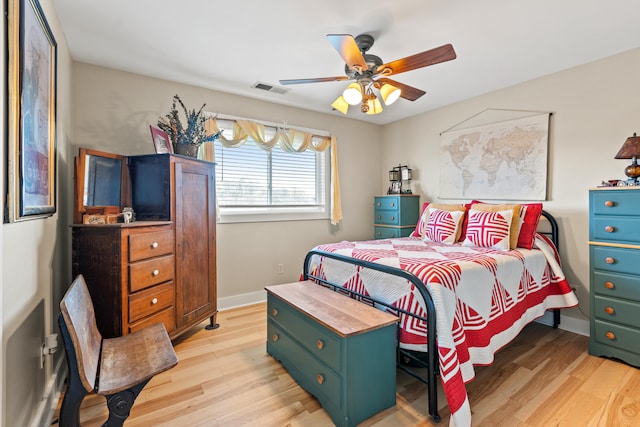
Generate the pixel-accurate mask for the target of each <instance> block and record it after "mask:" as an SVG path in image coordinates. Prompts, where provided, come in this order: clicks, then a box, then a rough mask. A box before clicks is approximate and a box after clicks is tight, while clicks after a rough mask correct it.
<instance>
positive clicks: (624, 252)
mask: <svg viewBox="0 0 640 427" xmlns="http://www.w3.org/2000/svg"><path fill="white" fill-rule="evenodd" d="M591 268H594V269H596V270H602V271H613V272H616V273H628V274H640V250H638V249H627V248H614V247H609V246H596V245H592V246H591Z"/></svg>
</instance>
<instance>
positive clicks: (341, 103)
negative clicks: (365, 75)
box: [331, 96, 349, 114]
mask: <svg viewBox="0 0 640 427" xmlns="http://www.w3.org/2000/svg"><path fill="white" fill-rule="evenodd" d="M331 107H333V108H334V109H336V110H338V111H340V112H341V113H342V114H347V110H348V109H349V104H348V103H347V101H345V100H344V98H343V97H342V96H339V97H338V99H336V100H335V101H333V104H331Z"/></svg>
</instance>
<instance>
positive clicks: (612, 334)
mask: <svg viewBox="0 0 640 427" xmlns="http://www.w3.org/2000/svg"><path fill="white" fill-rule="evenodd" d="M604 336H605V337H607V338H609V339H610V340H612V341H613V340H615V339H616V334H614V333H613V332H611V331H609V332H607V333H606V334H604Z"/></svg>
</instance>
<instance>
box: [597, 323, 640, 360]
mask: <svg viewBox="0 0 640 427" xmlns="http://www.w3.org/2000/svg"><path fill="white" fill-rule="evenodd" d="M591 334H592V339H593V338H595V340H596V341H598V342H600V343H602V344H605V345H608V346H611V347H617V348H620V349H622V350H626V351H630V352H633V353H636V354H637V353H640V330H638V329H633V328H629V327H627V326H622V325H617V324H615V323H609V322H605V321H602V320H598V319H596V320H595V333H594V331H591Z"/></svg>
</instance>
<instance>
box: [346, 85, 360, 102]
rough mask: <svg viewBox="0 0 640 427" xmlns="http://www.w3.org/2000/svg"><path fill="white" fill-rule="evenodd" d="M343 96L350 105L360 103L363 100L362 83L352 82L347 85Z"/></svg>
mask: <svg viewBox="0 0 640 427" xmlns="http://www.w3.org/2000/svg"><path fill="white" fill-rule="evenodd" d="M342 97H343V98H344V100H345V101H347V104H349V105H358V104H359V103H360V102H362V88H361V87H360V83H351V84H350V85H349V86H347V88H346V89H345V90H344V92H342Z"/></svg>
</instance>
